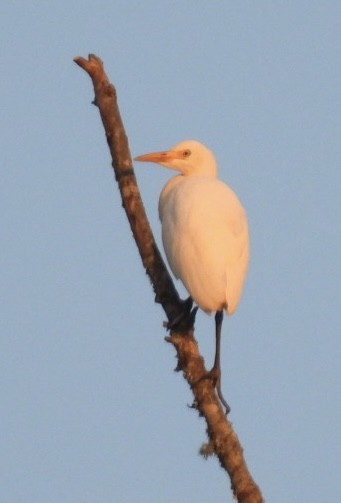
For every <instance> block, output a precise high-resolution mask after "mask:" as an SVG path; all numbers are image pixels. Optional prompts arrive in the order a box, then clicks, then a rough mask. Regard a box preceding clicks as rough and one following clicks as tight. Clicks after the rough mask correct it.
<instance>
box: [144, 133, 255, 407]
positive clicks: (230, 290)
mask: <svg viewBox="0 0 341 503" xmlns="http://www.w3.org/2000/svg"><path fill="white" fill-rule="evenodd" d="M134 160H136V161H140V162H151V163H157V164H159V165H161V166H163V167H166V168H169V169H171V170H174V171H176V172H178V173H177V174H176V175H175V176H173V177H172V178H171V179H170V180H169V181H168V182H167V183H166V185H165V186H164V187H163V189H162V191H161V193H160V198H159V217H160V221H161V226H162V241H163V247H164V250H165V254H166V257H167V261H168V263H169V266H170V268H171V270H172V272H173V274H174V276H175V277H176V278H177V279H180V280H181V281H182V283H183V285H184V286H185V288H186V290H187V291H188V293H189V295H190V297H191V298H192V299H193V301H194V302H195V303H196V305H197V306H198V307H199V308H201V309H202V310H203V311H204V312H206V313H208V314H211V313H213V312H214V313H215V339H216V347H215V357H214V364H213V367H212V369H211V370H210V371H209V372H208V376H209V377H211V379H212V381H213V382H214V385H215V389H216V391H217V394H218V397H219V399H220V401H221V403H222V404H223V405H224V407H225V409H226V413H228V412H229V410H230V407H229V405H228V404H227V402H226V400H225V399H224V396H223V394H222V391H221V365H220V341H221V330H222V323H223V314H224V311H225V312H226V313H227V315H232V314H233V313H234V312H235V310H236V308H237V306H238V304H239V301H240V298H241V294H242V290H243V286H244V281H245V277H246V274H247V269H248V263H249V255H250V251H249V250H250V245H249V231H248V221H247V216H246V212H245V210H244V208H243V206H242V204H241V202H240V200H239V198H238V197H237V195H236V194H235V193H234V192H233V190H232V189H231V188H230V187H229V186H228V185H227V184H225V183H224V182H222V181H220V180H219V179H218V177H217V176H218V170H217V162H216V159H215V157H214V154H213V153H212V152H211V150H209V149H208V148H207V147H206V146H205V145H203V144H201V143H199V142H198V141H195V140H186V141H182V142H180V143H178V144H176V145H175V146H174V147H172V148H170V149H169V150H165V151H160V152H152V153H148V154H143V155H140V156H138V157H135V159H134Z"/></svg>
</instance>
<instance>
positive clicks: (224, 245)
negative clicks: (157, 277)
mask: <svg viewBox="0 0 341 503" xmlns="http://www.w3.org/2000/svg"><path fill="white" fill-rule="evenodd" d="M161 218H162V236H163V243H164V248H165V252H166V255H167V259H168V262H169V264H170V266H171V269H172V271H173V273H174V274H175V276H176V277H178V278H180V279H181V280H182V282H183V283H184V285H185V287H186V288H187V290H188V291H189V293H190V295H191V296H192V297H193V299H194V300H195V302H196V303H197V304H198V305H199V306H200V307H201V308H202V309H204V310H205V311H216V310H219V309H222V308H227V309H228V312H229V313H231V314H232V312H233V311H234V309H235V307H236V305H237V304H238V301H239V298H240V295H241V290H242V285H243V281H244V276H245V273H246V268H247V262H248V230H247V221H246V217H245V213H244V210H243V208H242V206H241V204H240V202H239V200H238V198H237V197H236V195H235V194H234V192H233V191H232V190H231V189H230V188H229V187H228V186H227V185H225V184H224V183H222V182H220V181H218V180H216V179H214V178H207V177H188V178H186V179H185V180H184V181H182V182H181V183H178V184H177V185H176V186H175V187H174V189H173V190H171V191H169V193H168V198H167V200H166V201H165V202H164V209H163V212H162V215H161Z"/></svg>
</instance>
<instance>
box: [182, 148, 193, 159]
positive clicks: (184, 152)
mask: <svg viewBox="0 0 341 503" xmlns="http://www.w3.org/2000/svg"><path fill="white" fill-rule="evenodd" d="M191 153H192V152H191V151H190V150H189V148H186V150H183V151H182V157H184V158H185V157H189V156H190V155H191Z"/></svg>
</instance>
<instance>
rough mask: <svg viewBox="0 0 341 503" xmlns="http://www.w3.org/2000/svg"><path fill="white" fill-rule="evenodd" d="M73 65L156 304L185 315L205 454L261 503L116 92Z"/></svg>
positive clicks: (89, 63) (248, 499) (181, 362)
mask: <svg viewBox="0 0 341 503" xmlns="http://www.w3.org/2000/svg"><path fill="white" fill-rule="evenodd" d="M74 61H75V63H77V65H79V66H80V67H81V68H83V70H85V71H86V72H87V73H88V74H89V76H90V77H91V79H92V82H93V86H94V91H95V99H94V104H95V105H97V106H98V108H99V111H100V114H101V118H102V122H103V126H104V129H105V134H106V138H107V142H108V146H109V149H110V152H111V156H112V166H113V168H114V171H115V177H116V180H117V183H118V186H119V190H120V193H121V197H122V205H123V207H124V209H125V211H126V214H127V217H128V220H129V223H130V226H131V229H132V232H133V236H134V239H135V241H136V244H137V247H138V249H139V252H140V255H141V259H142V262H143V265H144V267H145V269H146V272H147V274H148V276H149V278H150V281H151V283H152V286H153V289H154V292H155V300H156V302H158V303H160V304H161V305H162V307H163V309H164V311H165V313H166V315H167V318H168V320H169V321H172V320H174V319H176V318H178V317H179V316H180V315H184V314H185V322H184V323H183V324H182V325H181V326H180V327H179V325H177V328H176V330H175V329H174V331H172V332H171V335H170V337H167V338H166V340H167V341H168V342H171V343H172V344H173V345H174V347H175V349H176V352H177V357H178V366H177V370H182V371H183V374H184V377H185V379H186V380H187V382H188V383H189V385H190V387H191V389H192V391H193V395H194V404H193V406H194V407H195V408H196V409H197V410H198V411H199V414H200V415H201V416H203V417H204V418H205V420H206V423H207V434H208V438H209V443H208V444H207V446H206V447H205V449H203V450H202V453H203V454H204V455H208V454H209V453H211V452H212V453H214V454H216V456H217V457H218V459H219V461H220V464H221V466H222V467H223V468H224V469H225V470H226V471H227V472H228V474H229V476H230V479H231V488H232V491H233V494H234V496H235V497H236V499H237V501H238V502H239V503H263V501H264V500H263V498H262V495H261V492H260V490H259V488H258V486H257V485H256V483H255V482H254V481H253V479H252V477H251V475H250V473H249V471H248V469H247V466H246V463H245V460H244V457H243V450H242V447H241V445H240V442H239V440H238V437H237V435H236V434H235V432H234V431H233V428H232V425H231V423H230V422H229V421H228V420H227V418H226V416H225V414H224V413H223V410H222V408H221V405H220V402H219V400H218V397H217V395H216V392H215V389H214V386H213V384H212V383H211V381H210V380H208V379H201V380H200V378H201V377H202V376H203V375H205V374H206V369H205V366H204V360H203V358H202V356H201V355H200V353H199V350H198V345H197V342H196V340H195V339H194V337H193V326H192V325H193V319H192V318H191V316H190V310H189V309H188V303H184V302H183V301H182V300H181V299H180V297H179V295H178V293H177V291H176V289H175V287H174V284H173V281H172V279H171V277H170V275H169V273H168V271H167V268H166V266H165V264H164V261H163V260H162V257H161V254H160V252H159V250H158V248H157V246H156V243H155V240H154V237H153V234H152V231H151V228H150V225H149V222H148V220H147V216H146V213H145V210H144V207H143V203H142V200H141V196H140V192H139V189H138V186H137V182H136V178H135V174H134V170H133V166H132V161H131V155H130V152H129V146H128V139H127V136H126V133H125V130H124V127H123V123H122V119H121V116H120V112H119V109H118V105H117V96H116V90H115V88H114V86H113V85H112V84H110V82H109V80H108V77H107V76H106V74H105V72H104V68H103V63H102V61H101V60H100V59H99V58H98V57H97V56H95V55H93V54H90V55H89V58H88V59H85V58H82V57H77V58H75V59H74ZM189 327H190V328H189Z"/></svg>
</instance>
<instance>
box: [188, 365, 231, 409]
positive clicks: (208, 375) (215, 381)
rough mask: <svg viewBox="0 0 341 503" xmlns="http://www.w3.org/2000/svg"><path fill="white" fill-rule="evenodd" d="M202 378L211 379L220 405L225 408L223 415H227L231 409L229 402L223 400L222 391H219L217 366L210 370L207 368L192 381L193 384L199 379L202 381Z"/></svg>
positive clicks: (219, 383) (219, 375)
mask: <svg viewBox="0 0 341 503" xmlns="http://www.w3.org/2000/svg"><path fill="white" fill-rule="evenodd" d="M204 379H208V380H210V381H211V383H212V385H213V386H214V388H215V390H216V392H217V395H218V398H219V400H220V403H221V405H222V406H223V407H224V409H225V415H226V416H227V415H228V414H229V413H230V411H231V407H230V406H229V404H228V403H227V401H226V400H225V398H224V395H223V393H222V391H221V373H220V370H219V369H218V368H216V367H212V368H211V370H208V371H207V372H205V373H204V374H203V375H202V376H201V377H199V379H197V380H196V381H195V382H194V383H193V385H194V386H195V385H196V384H198V383H199V382H200V381H203V380H204Z"/></svg>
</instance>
